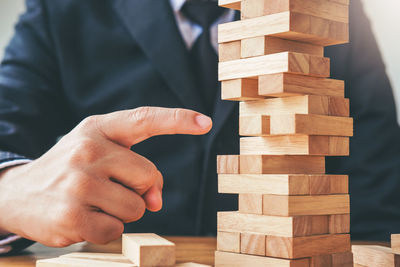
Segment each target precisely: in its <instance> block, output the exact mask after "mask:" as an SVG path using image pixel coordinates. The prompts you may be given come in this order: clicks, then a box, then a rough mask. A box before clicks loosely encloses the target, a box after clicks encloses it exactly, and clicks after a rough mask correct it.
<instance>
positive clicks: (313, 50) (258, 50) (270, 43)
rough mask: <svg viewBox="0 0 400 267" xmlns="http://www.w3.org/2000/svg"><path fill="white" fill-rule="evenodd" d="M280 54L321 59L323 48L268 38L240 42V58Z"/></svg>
mask: <svg viewBox="0 0 400 267" xmlns="http://www.w3.org/2000/svg"><path fill="white" fill-rule="evenodd" d="M281 52H295V53H302V54H309V55H315V56H319V57H323V56H324V47H323V46H319V45H313V44H308V43H302V42H296V41H291V40H285V39H281V38H276V37H269V36H259V37H254V38H248V39H243V40H241V58H249V57H258V56H263V55H270V54H276V53H281Z"/></svg>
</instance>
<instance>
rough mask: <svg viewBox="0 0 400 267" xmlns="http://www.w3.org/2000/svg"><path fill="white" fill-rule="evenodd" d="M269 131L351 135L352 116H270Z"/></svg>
mask: <svg viewBox="0 0 400 267" xmlns="http://www.w3.org/2000/svg"><path fill="white" fill-rule="evenodd" d="M270 133H271V134H276V135H282V134H307V135H330V136H353V118H348V117H335V116H324V115H314V114H283V115H273V116H271V117H270Z"/></svg>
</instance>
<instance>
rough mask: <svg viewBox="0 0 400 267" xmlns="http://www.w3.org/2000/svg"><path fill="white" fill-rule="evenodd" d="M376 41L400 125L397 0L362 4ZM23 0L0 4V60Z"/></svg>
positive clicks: (367, 0) (399, 5)
mask: <svg viewBox="0 0 400 267" xmlns="http://www.w3.org/2000/svg"><path fill="white" fill-rule="evenodd" d="M362 2H363V3H364V8H365V11H366V12H367V14H368V16H369V18H370V20H371V23H372V27H373V31H374V33H375V36H376V38H377V40H378V44H379V47H380V49H381V52H382V55H383V59H384V61H385V63H386V69H387V73H388V75H389V78H390V80H391V82H392V86H393V90H394V94H395V98H396V102H397V111H398V115H399V116H398V117H399V121H400V49H399V47H400V30H399V25H400V16H399V14H398V10H399V9H400V1H399V0H379V1H378V0H362ZM23 11H24V0H0V58H2V57H3V53H4V51H3V50H4V47H5V46H6V45H7V43H8V41H9V39H10V38H11V36H12V33H13V25H14V23H15V22H16V20H17V18H18V15H19V14H20V13H22V12H23Z"/></svg>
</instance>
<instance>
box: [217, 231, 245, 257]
mask: <svg viewBox="0 0 400 267" xmlns="http://www.w3.org/2000/svg"><path fill="white" fill-rule="evenodd" d="M217 250H219V251H227V252H235V253H240V233H239V232H223V231H218V233H217Z"/></svg>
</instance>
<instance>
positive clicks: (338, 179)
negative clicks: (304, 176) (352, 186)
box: [310, 175, 349, 195]
mask: <svg viewBox="0 0 400 267" xmlns="http://www.w3.org/2000/svg"><path fill="white" fill-rule="evenodd" d="M348 185H349V177H348V176H347V175H325V176H323V175H313V176H310V195H329V194H348V193H349V186H348Z"/></svg>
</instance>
